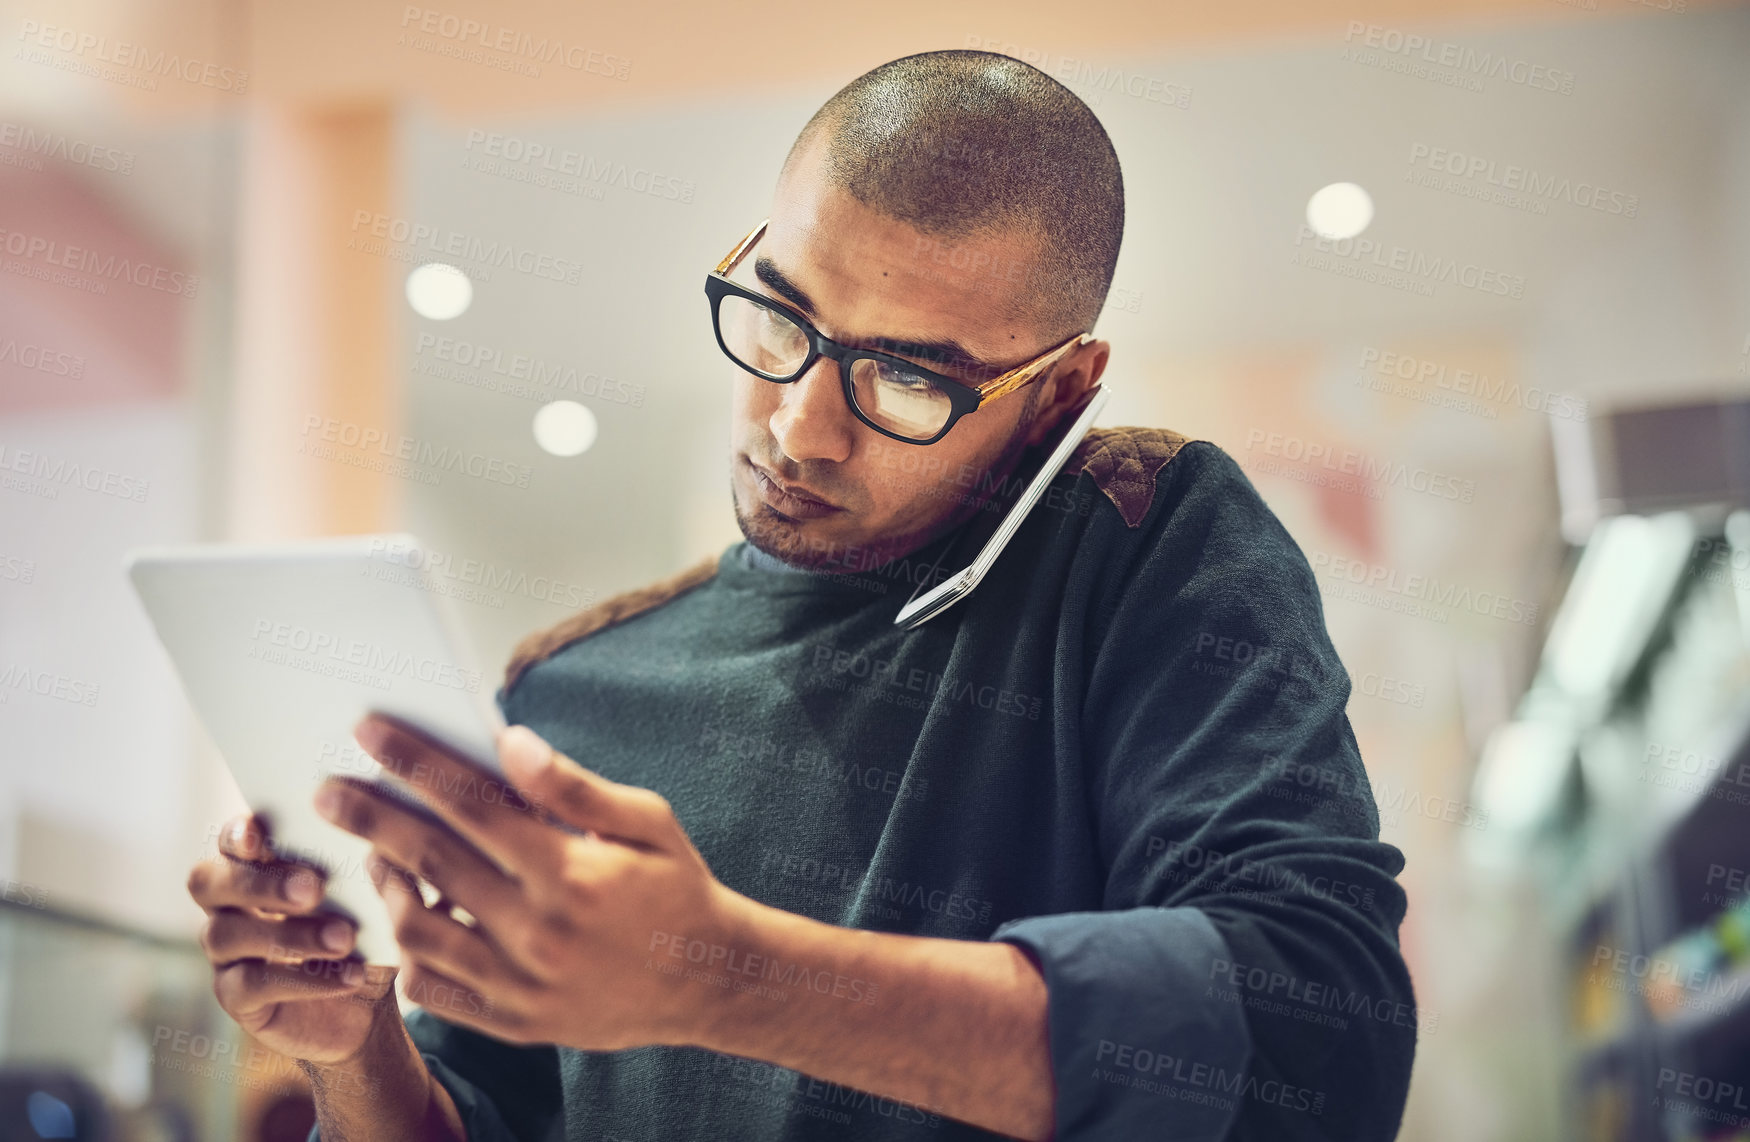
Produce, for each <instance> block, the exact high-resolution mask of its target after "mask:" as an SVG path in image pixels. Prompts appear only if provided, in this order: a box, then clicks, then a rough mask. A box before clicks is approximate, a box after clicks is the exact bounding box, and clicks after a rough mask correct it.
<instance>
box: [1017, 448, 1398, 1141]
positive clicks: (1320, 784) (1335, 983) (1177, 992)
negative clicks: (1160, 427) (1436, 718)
mask: <svg viewBox="0 0 1750 1142" xmlns="http://www.w3.org/2000/svg"><path fill="white" fill-rule="evenodd" d="M1156 498H1157V499H1156V502H1155V503H1154V504H1153V507H1152V510H1151V511H1150V512H1149V514H1148V516H1147V517H1146V518H1145V519H1144V521H1143V524H1142V528H1141V529H1140V530H1141V532H1142V534H1141V535H1140V536H1138V538H1137V540H1136V541H1135V543H1134V545H1133V546H1132V547H1130V548H1128V549H1127V548H1126V547H1125V545H1124V544H1123V543H1122V542H1119V543H1114V544H1113V545H1111V547H1109V548H1108V550H1109V551H1114V552H1117V551H1124V552H1126V554H1125V555H1124V557H1123V559H1122V560H1121V561H1122V562H1125V563H1127V564H1128V566H1124V567H1116V568H1108V569H1106V570H1105V571H1103V572H1100V573H1099V574H1101V575H1104V576H1106V577H1105V578H1104V579H1103V580H1102V582H1103V583H1104V586H1102V585H1099V584H1096V585H1095V586H1094V587H1093V589H1092V592H1091V595H1090V599H1091V610H1092V611H1093V612H1094V614H1095V615H1096V619H1097V621H1098V629H1096V630H1094V631H1092V632H1091V641H1090V649H1089V651H1088V661H1087V663H1086V666H1085V670H1086V678H1087V684H1086V690H1085V698H1084V706H1083V718H1082V725H1081V727H1080V729H1081V735H1082V744H1083V764H1084V767H1085V774H1086V781H1087V787H1088V796H1089V812H1090V814H1091V819H1092V820H1093V821H1094V823H1095V829H1096V840H1097V843H1098V846H1099V849H1100V854H1101V858H1102V862H1103V865H1104V867H1105V869H1106V870H1107V876H1106V883H1105V898H1104V901H1103V907H1104V911H1101V912H1096V913H1081V914H1073V915H1066V916H1058V917H1030V918H1027V919H1025V920H1021V921H1014V922H1011V923H1010V924H1008V925H1004V927H1003V928H999V929H998V930H997V932H996V933H994V934H993V938H1010V939H1017V941H1018V942H1022V943H1023V944H1024V945H1025V946H1028V947H1029V950H1030V951H1032V953H1033V954H1034V955H1035V956H1036V957H1037V958H1038V959H1039V961H1040V964H1041V970H1042V971H1043V973H1044V975H1045V978H1046V981H1047V987H1048V991H1049V992H1050V1000H1049V1004H1050V1016H1051V1024H1052V1026H1051V1030H1050V1037H1051V1049H1052V1055H1053V1067H1054V1071H1055V1073H1056V1075H1057V1078H1058V1084H1059V1095H1058V1099H1059V1123H1060V1125H1059V1131H1060V1132H1059V1135H1058V1138H1059V1139H1060V1142H1079V1140H1082V1139H1088V1140H1094V1139H1105V1138H1116V1137H1139V1136H1144V1134H1145V1133H1146V1134H1147V1135H1148V1136H1162V1137H1166V1136H1171V1137H1185V1138H1230V1139H1248V1140H1249V1139H1260V1140H1261V1139H1270V1140H1272V1142H1274V1140H1280V1139H1314V1138H1330V1139H1344V1140H1355V1142H1367V1140H1372V1139H1380V1140H1386V1139H1391V1138H1393V1137H1395V1135H1396V1133H1397V1128H1398V1125H1399V1121H1400V1118H1401V1116H1402V1113H1403V1106H1404V1100H1405V1096H1406V1093H1407V1090H1408V1086H1409V1076H1410V1066H1411V1062H1412V1059H1413V1056H1414V1052H1415V1042H1416V1034H1415V1032H1416V1018H1415V1007H1414V1003H1415V1000H1414V996H1413V994H1412V991H1411V986H1410V979H1409V973H1408V970H1407V968H1406V967H1405V965H1404V962H1403V959H1402V956H1401V955H1400V954H1399V951H1398V946H1397V931H1398V925H1399V924H1400V923H1401V921H1402V919H1403V915H1404V909H1405V897H1404V893H1403V890H1402V889H1401V888H1400V887H1399V886H1398V884H1397V882H1396V880H1395V879H1394V877H1395V876H1396V875H1397V873H1398V872H1399V871H1400V870H1401V869H1402V867H1403V856H1402V854H1401V853H1400V852H1399V851H1398V850H1397V849H1396V848H1395V847H1393V846H1391V845H1389V844H1384V843H1381V842H1380V840H1379V816H1378V810H1377V808H1376V807H1375V804H1374V801H1373V797H1372V792H1371V788H1370V786H1369V783H1368V779H1367V774H1366V771H1365V770H1364V769H1363V767H1362V764H1361V757H1360V752H1359V750H1358V748H1357V746H1356V742H1355V737H1354V734H1353V732H1352V731H1351V729H1350V726H1349V721H1348V717H1347V715H1346V713H1345V712H1344V711H1345V707H1346V705H1347V702H1348V698H1349V690H1350V686H1349V678H1348V675H1347V674H1346V673H1345V672H1344V670H1343V667H1342V664H1341V663H1340V662H1339V661H1338V659H1337V655H1336V652H1335V650H1334V649H1333V647H1332V646H1331V642H1330V639H1329V636H1328V635H1327V633H1326V631H1325V626H1324V615H1323V608H1322V605H1321V602H1320V598H1319V594H1318V589H1317V584H1316V582H1315V580H1314V578H1313V575H1312V572H1311V569H1310V568H1309V567H1308V565H1307V562H1306V559H1305V557H1304V556H1303V555H1302V553H1301V551H1300V549H1299V548H1298V547H1297V546H1296V545H1295V543H1294V541H1293V539H1292V538H1291V537H1290V536H1289V535H1288V533H1287V532H1286V530H1284V529H1283V527H1282V525H1281V523H1280V522H1279V521H1278V520H1277V519H1276V517H1275V516H1274V514H1273V513H1271V511H1270V510H1269V508H1268V507H1267V506H1266V505H1265V504H1264V502H1263V501H1262V499H1260V498H1259V496H1258V495H1257V492H1256V491H1255V490H1254V489H1253V488H1252V486H1251V484H1250V482H1249V481H1247V479H1246V478H1245V475H1244V474H1243V473H1242V472H1241V471H1240V470H1239V468H1238V466H1237V465H1236V464H1234V462H1233V461H1232V459H1231V458H1229V457H1228V456H1227V455H1226V454H1225V453H1223V452H1222V451H1221V450H1220V449H1218V448H1216V447H1214V446H1213V445H1209V444H1202V443H1193V444H1189V445H1186V446H1185V448H1184V449H1183V450H1182V451H1181V453H1180V454H1179V456H1178V457H1176V458H1175V460H1174V462H1173V463H1170V464H1168V465H1167V466H1166V467H1165V468H1163V469H1162V471H1161V474H1160V476H1159V479H1158V485H1157V488H1156ZM1112 524H1113V526H1114V527H1118V526H1121V521H1117V520H1116V517H1115V516H1114V518H1113V521H1112ZM1127 1048H1128V1050H1127ZM1151 1100H1152V1106H1151ZM1145 1107H1148V1108H1150V1109H1152V1118H1151V1119H1150V1121H1151V1122H1152V1123H1153V1124H1154V1125H1153V1129H1152V1130H1150V1131H1147V1132H1142V1133H1139V1132H1131V1133H1128V1134H1126V1133H1124V1132H1123V1131H1122V1130H1119V1129H1117V1127H1116V1125H1115V1124H1117V1123H1120V1122H1130V1121H1135V1120H1137V1118H1136V1116H1140V1115H1144V1114H1146V1113H1148V1110H1145V1109H1144V1108H1145ZM1109 1124H1111V1125H1109Z"/></svg>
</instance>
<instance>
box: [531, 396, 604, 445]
mask: <svg viewBox="0 0 1750 1142" xmlns="http://www.w3.org/2000/svg"><path fill="white" fill-rule="evenodd" d="M595 437H596V420H595V413H593V412H591V411H589V409H588V408H587V407H586V406H584V405H581V404H578V403H577V402H576V401H574V400H556V401H553V402H551V403H550V404H545V405H542V406H541V408H540V411H538V412H536V413H535V443H536V444H539V445H540V446H541V447H542V448H543V449H545V450H546V451H548V452H551V453H552V454H553V455H555V456H581V455H582V454H583V453H585V452H588V451H589V446H590V445H592V444H594V443H595Z"/></svg>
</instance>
